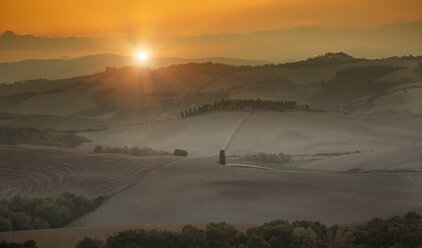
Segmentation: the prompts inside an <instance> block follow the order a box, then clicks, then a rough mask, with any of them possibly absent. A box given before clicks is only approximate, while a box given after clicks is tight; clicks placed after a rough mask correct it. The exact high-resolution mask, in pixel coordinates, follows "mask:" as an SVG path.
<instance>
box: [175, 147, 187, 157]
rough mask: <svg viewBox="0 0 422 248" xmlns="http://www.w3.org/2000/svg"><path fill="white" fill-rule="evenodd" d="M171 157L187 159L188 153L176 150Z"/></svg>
mask: <svg viewBox="0 0 422 248" xmlns="http://www.w3.org/2000/svg"><path fill="white" fill-rule="evenodd" d="M173 155H174V156H181V157H187V156H188V152H187V151H186V150H182V149H176V150H174V152H173Z"/></svg>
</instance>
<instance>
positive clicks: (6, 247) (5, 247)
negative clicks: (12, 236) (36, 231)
mask: <svg viewBox="0 0 422 248" xmlns="http://www.w3.org/2000/svg"><path fill="white" fill-rule="evenodd" d="M0 248H38V246H37V243H35V241H34V240H28V241H25V242H24V243H22V244H18V243H7V242H6V241H4V240H3V241H2V242H0Z"/></svg>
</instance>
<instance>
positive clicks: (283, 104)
mask: <svg viewBox="0 0 422 248" xmlns="http://www.w3.org/2000/svg"><path fill="white" fill-rule="evenodd" d="M225 110H240V111H254V110H263V111H279V112H282V111H285V110H296V111H299V110H301V111H312V112H320V111H321V110H316V109H311V108H310V107H309V105H308V104H298V103H297V102H296V101H286V100H280V101H271V100H261V99H259V98H258V99H228V100H226V99H224V98H223V99H221V101H218V102H214V103H213V104H203V105H200V106H194V107H190V108H187V109H184V110H182V111H181V112H180V117H181V118H185V117H190V116H194V115H198V114H205V113H211V112H217V111H225Z"/></svg>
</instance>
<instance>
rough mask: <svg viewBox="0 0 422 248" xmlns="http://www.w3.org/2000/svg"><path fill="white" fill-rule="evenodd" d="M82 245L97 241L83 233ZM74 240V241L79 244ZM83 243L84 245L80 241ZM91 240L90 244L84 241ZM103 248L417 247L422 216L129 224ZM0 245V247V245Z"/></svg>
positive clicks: (421, 244) (420, 241) (421, 236)
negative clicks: (328, 222) (238, 224)
mask: <svg viewBox="0 0 422 248" xmlns="http://www.w3.org/2000/svg"><path fill="white" fill-rule="evenodd" d="M79 244H80V245H81V246H77V248H85V247H94V248H97V247H103V246H94V245H101V242H94V241H93V240H91V239H87V238H85V239H84V240H82V241H81V242H79ZM79 244H78V245H79ZM82 244H84V245H85V246H82ZM88 245H91V246H88ZM106 247H107V248H138V247H142V248H161V247H163V248H164V247H172V248H217V247H218V248H270V247H271V248H276V247H287V248H308V247H309V248H311V247H312V248H314V247H315V248H370V247H377V248H391V247H405V248H419V247H422V216H420V215H418V214H416V213H414V212H409V213H407V214H406V215H404V216H395V217H392V218H390V219H389V220H382V219H373V220H371V221H369V222H368V223H366V224H364V225H361V226H358V227H356V228H351V229H348V228H346V227H344V226H339V225H334V226H332V227H330V228H327V227H326V226H325V225H323V224H321V223H319V222H312V221H295V222H293V223H289V222H288V221H285V220H275V221H271V222H269V223H265V224H264V225H261V226H257V227H253V228H249V229H248V230H247V231H246V233H241V232H239V231H238V230H236V228H235V227H234V226H232V225H230V224H228V223H225V222H221V223H209V224H208V225H207V226H206V228H205V229H199V228H197V227H194V226H191V225H188V226H185V227H183V229H182V231H180V232H168V231H158V230H148V231H145V230H143V229H135V230H126V231H122V232H119V233H116V234H113V235H111V236H109V237H108V238H107V243H106ZM0 248H1V247H0Z"/></svg>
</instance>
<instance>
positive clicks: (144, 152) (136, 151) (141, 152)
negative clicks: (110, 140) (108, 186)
mask: <svg viewBox="0 0 422 248" xmlns="http://www.w3.org/2000/svg"><path fill="white" fill-rule="evenodd" d="M92 152H93V153H117V154H126V155H132V156H168V155H171V153H170V152H167V151H161V150H154V149H152V148H150V147H138V146H131V147H127V146H124V147H112V146H106V147H102V146H96V147H94V150H93V151H92Z"/></svg>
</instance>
